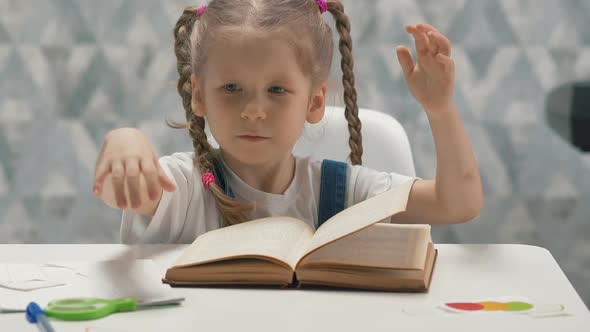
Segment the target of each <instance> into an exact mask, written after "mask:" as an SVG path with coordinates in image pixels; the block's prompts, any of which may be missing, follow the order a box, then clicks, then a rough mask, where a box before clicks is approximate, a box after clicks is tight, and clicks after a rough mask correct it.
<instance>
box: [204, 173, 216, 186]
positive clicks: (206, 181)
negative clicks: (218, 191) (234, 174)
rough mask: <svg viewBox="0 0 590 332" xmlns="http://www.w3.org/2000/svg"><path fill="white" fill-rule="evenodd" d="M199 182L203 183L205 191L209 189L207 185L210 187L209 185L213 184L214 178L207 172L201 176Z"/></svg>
mask: <svg viewBox="0 0 590 332" xmlns="http://www.w3.org/2000/svg"><path fill="white" fill-rule="evenodd" d="M201 181H202V182H203V186H205V189H209V185H211V183H215V176H214V175H213V173H211V172H207V173H205V174H203V175H202V176H201Z"/></svg>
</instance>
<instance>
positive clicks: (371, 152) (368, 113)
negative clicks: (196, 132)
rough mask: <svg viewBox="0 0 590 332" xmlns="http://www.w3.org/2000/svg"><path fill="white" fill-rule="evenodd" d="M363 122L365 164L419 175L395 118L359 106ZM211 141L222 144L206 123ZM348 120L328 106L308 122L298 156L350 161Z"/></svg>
mask: <svg viewBox="0 0 590 332" xmlns="http://www.w3.org/2000/svg"><path fill="white" fill-rule="evenodd" d="M359 118H360V120H361V123H362V128H361V134H362V139H363V156H362V161H363V166H366V167H369V168H372V169H375V170H379V171H385V172H395V173H398V174H402V175H407V176H416V170H415V168H414V159H413V158H412V150H411V148H410V142H409V140H408V136H407V134H406V131H405V130H404V128H403V127H402V126H401V124H400V123H399V122H398V121H397V120H396V119H394V118H393V117H391V116H389V115H387V114H385V113H382V112H378V111H374V110H370V109H365V108H361V109H359ZM205 131H206V132H207V136H208V138H209V142H210V143H211V145H212V146H213V147H215V148H217V147H218V146H219V145H218V144H217V142H215V139H214V138H213V135H211V132H210V131H209V126H206V130H205ZM348 136H349V134H348V122H347V121H346V118H345V117H344V108H343V107H335V106H328V107H326V113H325V115H324V118H323V119H322V121H320V122H319V123H317V124H306V127H305V130H304V133H303V135H302V137H301V138H300V139H299V141H297V144H295V148H294V151H293V153H294V154H295V155H297V156H312V157H314V158H317V159H332V160H339V161H346V162H350V161H349V160H348V155H349V153H350V147H349V146H348Z"/></svg>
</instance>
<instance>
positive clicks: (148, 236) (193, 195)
mask: <svg viewBox="0 0 590 332" xmlns="http://www.w3.org/2000/svg"><path fill="white" fill-rule="evenodd" d="M193 156H194V153H192V152H180V153H175V154H173V155H171V156H166V157H162V158H160V165H162V168H163V169H164V171H165V172H166V174H167V175H168V177H169V178H170V179H171V180H172V181H173V182H174V183H175V184H176V188H177V189H176V191H175V192H172V193H171V192H167V191H164V192H163V194H162V198H161V199H160V204H159V205H158V208H157V210H156V212H155V214H154V216H153V217H151V218H149V217H146V216H142V215H138V214H135V213H133V212H132V211H127V210H126V211H124V212H123V217H122V222H121V242H123V243H192V242H193V241H194V240H195V239H196V238H197V237H198V236H199V235H201V234H203V233H205V232H208V231H210V230H213V229H217V228H220V227H221V226H222V225H223V222H222V218H221V214H220V213H219V212H218V210H217V207H216V206H215V201H214V198H213V194H212V193H211V192H210V191H209V190H205V188H204V187H203V184H202V183H201V175H200V171H199V169H198V168H195V167H194V163H193ZM220 159H221V158H220ZM221 162H222V165H223V167H224V169H225V170H226V174H225V178H226V181H227V184H229V186H230V187H231V189H232V190H233V192H234V194H235V196H236V198H238V199H241V200H245V201H249V202H256V209H255V210H254V211H252V212H251V213H250V214H249V217H250V218H251V219H257V218H263V217H268V216H289V217H294V218H298V219H301V220H304V221H306V222H307V223H308V224H309V225H310V226H311V227H312V228H313V229H316V227H317V223H318V204H319V200H320V178H321V166H322V162H321V160H314V159H311V158H310V157H305V158H300V157H297V156H296V157H295V177H294V178H293V181H292V182H291V184H290V185H289V187H288V188H287V190H286V191H285V192H284V193H283V194H271V193H266V192H263V191H260V190H257V189H254V188H252V187H250V186H249V185H248V184H246V183H245V182H243V181H242V180H241V179H240V178H239V177H238V176H237V175H235V173H233V172H232V171H231V169H229V167H227V166H226V165H225V164H224V163H223V160H221ZM347 175H348V183H347V187H346V188H347V198H346V206H352V205H354V204H357V203H359V202H362V201H364V200H366V199H367V198H369V197H372V196H374V195H376V194H379V193H382V192H384V191H386V190H389V189H391V188H393V187H395V186H397V185H399V184H401V183H403V182H404V181H407V180H409V179H411V178H410V177H407V176H404V175H400V174H396V173H387V172H379V171H375V170H373V169H370V168H367V167H363V166H358V165H357V166H352V165H349V167H348V174H347Z"/></svg>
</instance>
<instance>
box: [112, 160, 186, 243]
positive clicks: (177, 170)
mask: <svg viewBox="0 0 590 332" xmlns="http://www.w3.org/2000/svg"><path fill="white" fill-rule="evenodd" d="M159 162H160V165H161V166H162V169H163V170H164V172H165V173H166V175H167V176H168V178H169V179H170V180H171V181H172V182H173V183H174V184H175V185H176V191H174V192H168V191H165V190H164V191H163V193H162V197H161V199H160V203H159V204H158V208H157V209H156V212H155V213H154V216H153V217H149V216H143V215H140V214H137V213H134V212H133V211H130V210H125V211H123V216H122V220H121V232H120V234H121V242H122V243H128V244H131V243H176V242H178V241H179V239H180V238H181V235H182V231H183V228H184V225H185V222H186V219H187V211H188V207H189V204H191V197H192V196H193V194H194V189H195V188H194V184H195V178H196V175H195V173H194V164H193V159H192V154H189V153H176V154H173V155H171V156H165V157H161V158H160V159H159ZM192 198H194V197H192Z"/></svg>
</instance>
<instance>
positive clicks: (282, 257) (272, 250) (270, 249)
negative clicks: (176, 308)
mask: <svg viewBox="0 0 590 332" xmlns="http://www.w3.org/2000/svg"><path fill="white" fill-rule="evenodd" d="M312 236H313V230H312V229H311V227H309V225H307V224H306V223H305V222H303V221H300V220H297V219H295V218H289V217H270V218H263V219H256V220H252V221H248V222H244V223H241V224H237V225H232V226H228V227H223V228H219V229H216V230H212V231H209V232H207V233H205V234H202V235H201V236H199V237H198V238H197V239H196V240H195V241H194V242H193V243H192V244H191V245H190V246H189V247H188V248H186V249H185V250H184V251H183V253H182V254H181V256H180V257H179V258H178V260H177V261H176V262H175V263H174V266H175V267H178V266H189V265H198V264H204V263H209V262H214V261H219V260H223V259H229V258H236V257H246V256H248V257H252V256H264V257H271V258H274V259H275V260H279V261H281V262H284V264H285V265H289V266H290V267H291V268H292V269H293V270H294V269H295V264H296V262H297V259H298V258H299V257H300V256H301V252H302V250H303V245H304V244H305V243H307V242H309V239H310V238H311V237H312Z"/></svg>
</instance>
